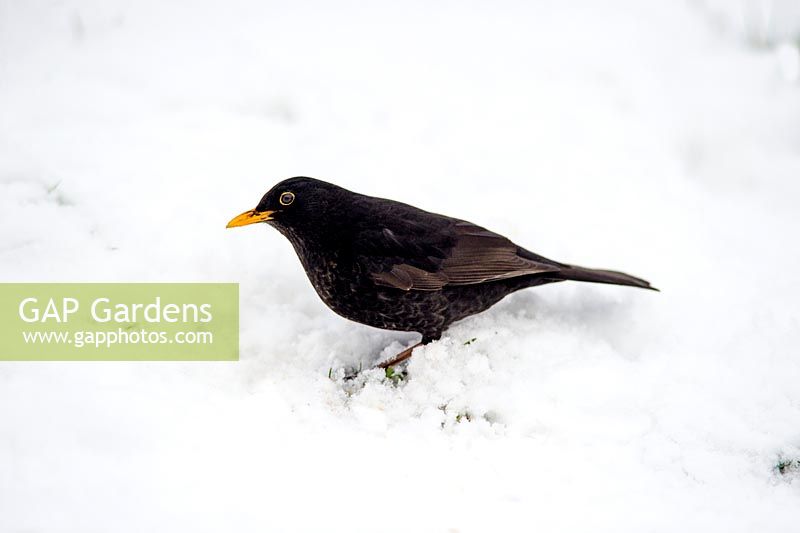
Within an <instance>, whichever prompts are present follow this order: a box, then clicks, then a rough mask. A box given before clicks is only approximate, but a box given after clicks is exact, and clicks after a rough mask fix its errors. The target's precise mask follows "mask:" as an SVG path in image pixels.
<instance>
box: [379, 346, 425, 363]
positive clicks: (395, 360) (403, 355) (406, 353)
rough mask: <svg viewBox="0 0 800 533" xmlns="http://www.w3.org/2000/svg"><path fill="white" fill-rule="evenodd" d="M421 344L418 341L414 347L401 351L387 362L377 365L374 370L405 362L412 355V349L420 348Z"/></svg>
mask: <svg viewBox="0 0 800 533" xmlns="http://www.w3.org/2000/svg"><path fill="white" fill-rule="evenodd" d="M422 344H423V343H422V341H420V342H418V343H417V344H415V345H414V346H410V347H408V348H406V349H405V350H403V351H402V352H400V353H399V354H397V355H395V356H394V357H392V358H391V359H388V360H386V361H384V362H382V363H378V365H377V366H376V368H389V367H390V366H394V365H396V364H397V363H402V362H403V361H405V360H406V359H408V358H409V357H411V354H412V353H413V351H414V348H417V347H419V346H422Z"/></svg>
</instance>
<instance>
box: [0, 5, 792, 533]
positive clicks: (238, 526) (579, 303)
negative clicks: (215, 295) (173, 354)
mask: <svg viewBox="0 0 800 533" xmlns="http://www.w3.org/2000/svg"><path fill="white" fill-rule="evenodd" d="M799 36H800V9H798V7H797V4H796V3H794V2H791V1H788V0H787V1H782V2H781V1H773V2H769V1H763V2H753V1H750V2H746V1H730V2H723V1H714V2H697V1H695V2H688V3H685V2H679V1H673V2H639V1H635V0H629V1H625V0H619V1H617V0H614V1H611V2H591V1H588V0H587V1H572V2H556V1H552V2H500V3H490V2H454V1H445V0H442V1H436V2H402V3H400V2H397V3H374V2H373V3H368V2H336V3H333V2H319V3H308V2H291V3H290V2H282V3H272V2H255V1H254V2H239V1H228V2H218V3H199V2H189V1H184V2H163V1H154V0H146V1H145V0H139V1H136V2H119V1H107V0H95V1H88V0H87V1H74V0H63V1H51V2H47V1H42V0H32V1H22V0H19V1H13V0H3V1H0V221H2V224H0V279H2V281H233V282H239V283H240V284H241V297H242V303H241V361H239V362H238V363H110V362H109V363H37V364H33V363H5V364H2V365H0V531H2V532H59V531H75V532H107V531H114V532H136V531H164V532H176V531H192V532H194V531H236V532H255V531H290V530H317V531H517V530H519V531H521V530H528V531H534V530H535V531H614V532H624V531H631V532H644V531H664V532H666V531H702V532H708V531H724V532H738V531H759V532H764V531H768V532H784V531H786V532H788V531H800V476H798V475H797V471H796V470H793V469H791V468H790V469H788V470H787V471H786V473H784V474H781V473H780V472H779V470H778V469H777V465H778V464H780V463H781V462H786V461H792V460H796V459H800V353H799V352H800V350H799V348H800V312H798V301H800V283H798V272H799V271H800V246H798V236H797V233H798V229H800V211H799V210H798V207H797V203H798V198H800V183H799V182H798V178H800V85H798V65H799V64H798V52H797V43H798V37H799ZM294 175H309V176H314V177H318V178H321V179H326V180H329V181H332V182H334V183H337V184H339V185H342V186H344V187H347V188H350V189H352V190H356V191H359V192H363V193H367V194H373V195H376V196H383V197H389V198H394V199H397V200H401V201H405V202H408V203H411V204H414V205H417V206H419V207H422V208H425V209H429V210H432V211H436V212H442V213H446V214H449V215H452V216H457V217H460V218H465V219H468V220H471V221H473V222H475V223H478V224H480V225H483V226H486V227H488V228H490V229H492V230H494V231H497V232H499V233H502V234H504V235H507V236H508V237H510V238H511V239H512V240H514V241H515V242H517V243H519V244H521V245H522V246H525V247H527V248H529V249H531V250H533V251H536V252H538V253H541V254H543V255H545V256H549V257H552V258H554V259H557V260H561V261H566V262H572V263H577V264H582V265H586V266H595V267H605V268H614V269H619V270H623V271H625V272H629V273H631V274H634V275H638V276H641V277H644V278H646V279H648V280H650V281H652V282H653V284H654V285H655V286H657V287H659V288H660V289H661V290H662V291H663V292H661V293H652V292H648V291H641V290H636V289H630V288H622V287H610V286H597V285H591V284H579V283H563V284H556V285H553V286H548V287H543V288H539V289H531V290H527V291H523V292H520V293H517V294H515V295H512V296H511V297H509V298H507V299H505V300H504V301H503V302H501V303H500V304H498V305H497V306H495V307H494V308H492V309H491V310H489V311H487V312H485V313H483V314H480V315H478V316H475V317H472V318H469V319H467V320H464V321H463V322H460V323H458V324H457V325H455V326H454V327H453V328H452V329H451V330H450V331H449V332H448V333H447V334H446V335H445V336H444V337H443V338H442V339H441V340H440V341H438V342H435V343H433V344H431V345H429V346H428V347H425V348H424V349H420V350H418V351H417V352H416V353H415V355H414V357H413V358H412V360H411V362H410V364H409V367H408V378H407V380H405V381H403V382H400V383H399V384H398V385H395V384H393V383H392V382H391V381H388V380H386V379H384V377H383V374H382V373H381V372H377V371H369V372H364V373H362V377H361V378H360V380H357V382H355V383H347V382H345V381H344V380H342V379H341V376H342V373H343V372H344V369H345V368H348V367H357V366H358V365H359V364H360V365H362V366H369V365H370V364H372V363H374V362H375V361H376V360H377V359H378V358H379V357H381V356H388V355H391V354H393V353H394V352H396V351H398V350H399V349H401V348H402V347H404V346H406V345H408V344H409V343H411V342H415V341H416V339H417V336H415V335H414V334H401V333H392V332H385V331H380V330H376V329H372V328H369V327H366V326H362V325H359V324H355V323H351V322H348V321H346V320H344V319H342V318H340V317H338V316H336V315H335V314H334V313H332V312H331V311H329V310H328V309H327V308H326V307H325V306H324V305H323V304H322V303H321V302H320V301H319V299H318V298H317V296H316V294H315V293H314V291H313V289H312V288H311V286H310V284H309V283H308V281H307V279H306V277H305V275H304V273H303V271H302V269H301V267H300V264H299V262H298V260H297V258H296V257H295V254H294V252H293V250H292V249H291V246H290V245H289V243H288V242H287V241H286V240H285V239H284V238H283V237H282V236H281V235H279V234H278V233H277V232H276V231H274V230H272V229H270V228H268V227H266V226H264V227H248V228H240V229H237V230H225V223H226V222H227V221H228V220H229V219H230V218H231V217H233V216H234V215H236V214H238V213H240V212H242V211H244V210H246V209H249V208H252V207H253V206H255V204H256V203H257V202H258V200H259V198H260V197H261V195H262V194H263V193H264V192H265V191H266V190H267V189H269V188H270V187H271V186H272V185H273V184H274V183H276V182H277V181H279V180H281V179H284V178H286V177H290V176H294ZM473 338H474V339H475V340H474V342H472V343H470V344H466V343H467V341H469V340H471V339H473ZM329 369H331V371H332V378H333V379H331V378H329V377H328V373H329Z"/></svg>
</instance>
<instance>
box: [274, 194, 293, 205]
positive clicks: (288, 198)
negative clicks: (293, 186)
mask: <svg viewBox="0 0 800 533" xmlns="http://www.w3.org/2000/svg"><path fill="white" fill-rule="evenodd" d="M278 201H279V202H280V203H281V205H289V204H291V203H292V202H294V193H293V192H285V193H283V194H281V197H280V198H278Z"/></svg>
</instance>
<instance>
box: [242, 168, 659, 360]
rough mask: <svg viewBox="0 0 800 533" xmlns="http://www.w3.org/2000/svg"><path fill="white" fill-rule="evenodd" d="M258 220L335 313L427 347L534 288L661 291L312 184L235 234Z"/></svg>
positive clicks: (284, 194) (411, 210)
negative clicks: (587, 285) (586, 284)
mask: <svg viewBox="0 0 800 533" xmlns="http://www.w3.org/2000/svg"><path fill="white" fill-rule="evenodd" d="M255 222H266V223H267V224H270V225H271V226H273V227H275V228H276V229H277V230H278V231H280V232H281V233H282V234H283V235H284V236H285V237H286V238H287V239H289V241H290V242H291V243H292V246H294V249H295V251H296V252H297V255H298V257H299V258H300V261H301V263H302V264H303V268H304V269H305V271H306V274H307V275H308V278H309V280H310V281H311V284H312V285H313V286H314V289H315V290H316V291H317V294H319V296H320V298H321V299H322V301H323V302H325V304H327V305H328V307H330V308H331V309H332V310H333V311H335V312H336V313H338V314H339V315H341V316H343V317H345V318H348V319H350V320H354V321H356V322H360V323H362V324H368V325H370V326H374V327H377V328H382V329H390V330H398V331H415V332H418V333H421V334H422V344H425V343H427V342H430V341H433V340H436V339H438V338H439V337H441V335H442V333H443V332H444V330H445V329H447V327H448V326H450V324H452V323H453V322H455V321H457V320H461V319H462V318H465V317H468V316H470V315H473V314H475V313H479V312H481V311H484V310H485V309H488V308H489V307H491V306H492V305H494V304H495V303H497V302H498V301H500V300H501V299H502V298H503V297H505V296H506V295H508V294H510V293H512V292H514V291H517V290H520V289H524V288H527V287H533V286H536V285H543V284H545V283H553V282H558V281H565V280H577V281H590V282H596V283H610V284H615V285H628V286H632V287H641V288H645V289H652V287H651V286H650V284H649V283H648V282H647V281H645V280H643V279H639V278H635V277H633V276H629V275H627V274H623V273H621V272H614V271H610V270H596V269H589V268H583V267H577V266H572V265H567V264H564V263H559V262H557V261H553V260H551V259H547V258H545V257H542V256H540V255H537V254H534V253H533V252H529V251H528V250H526V249H524V248H521V247H519V246H517V245H516V244H514V243H513V242H511V241H510V240H508V239H507V238H505V237H503V236H501V235H498V234H496V233H493V232H491V231H489V230H487V229H485V228H482V227H480V226H476V225H475V224H472V223H471V222H467V221H464V220H458V219H455V218H451V217H447V216H444V215H438V214H435V213H429V212H427V211H423V210H422V209H418V208H416V207H413V206H410V205H407V204H403V203H400V202H396V201H393V200H387V199H383V198H375V197H371V196H365V195H363V194H357V193H354V192H351V191H348V190H346V189H343V188H341V187H338V186H336V185H333V184H331V183H326V182H324V181H320V180H316V179H313V178H306V177H296V178H290V179H287V180H284V181H282V182H280V183H278V184H277V185H275V186H274V187H273V188H272V189H270V190H269V192H267V193H266V194H265V195H264V196H263V198H261V201H260V202H259V203H258V205H257V206H256V208H255V209H253V210H251V211H247V212H245V213H242V214H241V215H239V216H237V217H236V218H234V219H233V220H231V221H230V222H229V223H228V227H234V226H243V225H247V224H252V223H255ZM410 353H411V350H410V349H409V350H406V352H403V353H402V354H400V356H398V358H393V359H392V361H391V363H392V364H394V363H396V362H398V361H399V360H402V359H404V358H405V357H408V356H409V355H410ZM383 366H385V365H383Z"/></svg>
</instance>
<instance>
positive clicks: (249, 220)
mask: <svg viewBox="0 0 800 533" xmlns="http://www.w3.org/2000/svg"><path fill="white" fill-rule="evenodd" d="M274 212H275V211H260V212H259V211H256V210H255V209H251V210H250V211H245V212H244V213H242V214H241V215H239V216H236V217H233V219H232V220H231V221H230V222H228V225H227V226H225V227H226V228H236V227H239V226H247V225H248V224H255V223H256V222H266V221H267V220H272V214H273V213H274Z"/></svg>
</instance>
